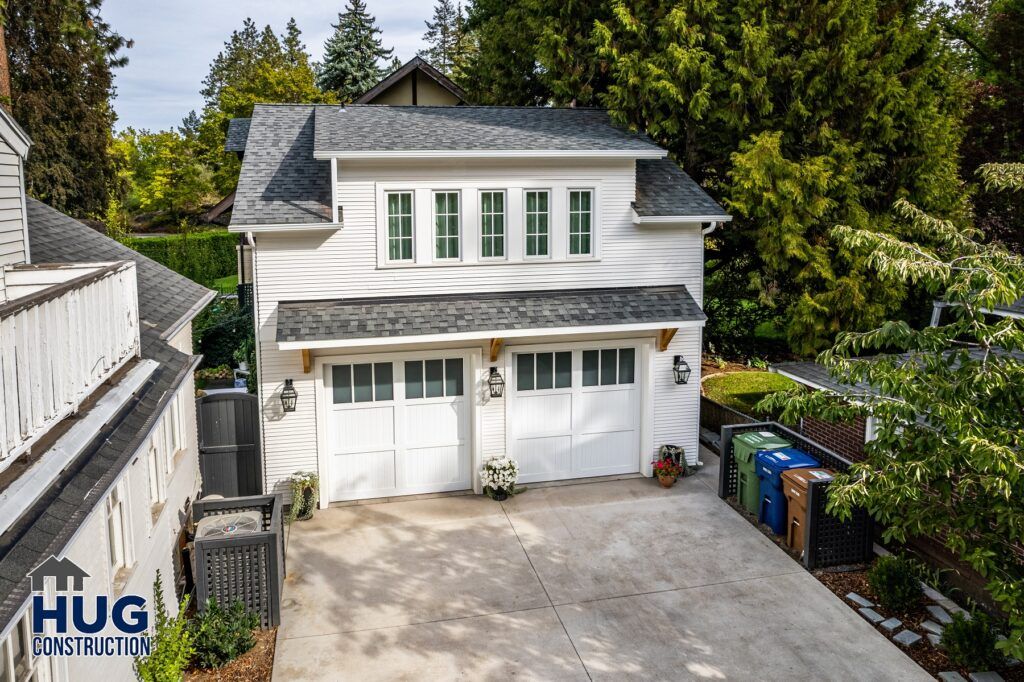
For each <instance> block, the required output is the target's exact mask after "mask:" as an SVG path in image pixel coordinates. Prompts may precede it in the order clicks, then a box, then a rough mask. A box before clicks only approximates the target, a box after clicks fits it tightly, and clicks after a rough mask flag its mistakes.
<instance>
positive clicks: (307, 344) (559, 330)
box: [277, 320, 704, 350]
mask: <svg viewBox="0 0 1024 682" xmlns="http://www.w3.org/2000/svg"><path fill="white" fill-rule="evenodd" d="M703 326H704V320H683V321H672V320H667V321H665V322H642V323H634V324H605V325H598V326H593V327H545V328H542V329H492V330H485V331H474V332H458V333H455V334H420V335H417V336H377V337H371V338H358V339H356V338H349V339H327V340H317V341H278V342H277V348H278V350H314V349H317V348H354V347H358V346H395V345H399V344H414V343H442V342H448V341H481V340H484V339H495V338H500V339H517V338H526V337H532V336H569V335H573V334H578V335H584V334H614V333H616V332H643V331H657V330H659V329H687V328H692V327H703Z"/></svg>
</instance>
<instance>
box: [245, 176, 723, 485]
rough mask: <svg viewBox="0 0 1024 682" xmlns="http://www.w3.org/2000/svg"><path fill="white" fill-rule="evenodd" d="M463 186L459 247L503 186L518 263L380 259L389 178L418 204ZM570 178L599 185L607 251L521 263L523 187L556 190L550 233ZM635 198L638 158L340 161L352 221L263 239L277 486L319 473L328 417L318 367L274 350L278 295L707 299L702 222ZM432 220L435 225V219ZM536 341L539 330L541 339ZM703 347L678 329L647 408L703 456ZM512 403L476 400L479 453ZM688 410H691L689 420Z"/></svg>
mask: <svg viewBox="0 0 1024 682" xmlns="http://www.w3.org/2000/svg"><path fill="white" fill-rule="evenodd" d="M459 185H463V186H465V187H466V188H467V189H466V190H465V191H464V192H463V196H464V197H465V199H464V201H463V204H462V206H463V209H462V238H463V244H464V247H463V253H464V254H469V255H470V257H472V254H474V253H476V244H475V243H474V244H473V245H472V246H469V245H466V243H467V240H469V239H472V240H477V239H479V227H478V224H477V223H478V217H477V208H476V203H475V202H476V192H477V190H478V189H480V188H488V189H495V190H506V192H507V197H508V211H507V219H508V241H509V244H510V248H509V252H510V257H509V259H508V260H507V261H505V262H495V263H491V262H488V263H459V264H454V265H453V264H443V265H440V264H439V265H426V264H425V265H419V264H418V265H415V266H398V267H393V266H384V267H380V266H379V265H378V256H379V251H378V238H379V229H380V226H379V225H378V204H379V199H380V195H381V192H382V191H383V190H385V189H387V188H389V187H401V188H403V189H406V188H409V187H414V188H417V189H419V190H421V192H420V193H418V194H417V202H418V203H419V202H420V197H421V196H422V194H423V192H426V196H427V197H429V196H430V195H429V191H430V190H431V189H446V188H449V187H453V186H459ZM570 187H574V188H583V187H587V188H594V189H595V190H596V192H597V195H596V196H597V199H596V201H597V210H596V221H595V228H596V230H597V231H596V233H595V236H596V240H597V243H598V245H599V246H598V257H597V258H592V259H586V260H577V261H569V260H562V261H559V260H555V259H552V260H550V261H540V262H534V261H529V262H522V261H521V260H520V261H519V262H516V258H515V254H516V253H517V251H516V250H515V248H513V245H516V244H517V243H518V242H519V240H521V239H522V229H523V227H522V226H523V216H522V203H521V200H520V199H519V198H517V197H521V190H522V188H551V189H552V190H553V191H552V214H551V219H552V222H553V225H552V227H553V229H552V233H553V238H554V237H557V235H559V234H564V229H565V227H564V226H565V223H566V222H567V217H566V215H563V214H565V213H566V202H565V199H564V194H563V193H562V192H564V190H566V189H567V188H570ZM634 196H635V167H634V163H633V161H632V160H589V161H586V162H579V161H575V162H566V161H544V160H537V159H534V160H521V161H509V160H502V161H495V160H490V161H483V160H481V161H476V160H473V161H469V160H462V161H458V162H447V161H440V160H433V161H429V162H428V161H417V162H405V161H403V162H401V163H395V162H387V163H385V162H373V163H370V162H353V161H345V162H342V163H341V164H340V165H339V168H338V184H337V197H338V202H339V205H340V207H341V211H340V212H341V214H342V218H343V226H341V227H340V228H339V229H338V230H337V231H336V232H330V231H318V232H306V233H301V232H299V233H289V234H272V233H262V234H258V235H256V245H257V248H256V258H255V263H254V267H255V271H256V292H255V297H256V307H257V324H258V330H259V331H258V337H259V338H258V343H259V353H260V399H261V404H262V406H263V439H264V448H265V451H264V460H265V475H266V484H267V489H268V491H273V490H277V491H283V490H284V487H283V485H282V481H283V479H285V478H286V477H287V476H289V475H290V474H292V473H293V472H295V471H298V470H315V468H316V466H317V434H318V428H319V427H318V425H317V416H316V409H315V400H316V399H317V398H318V396H316V387H315V382H314V376H313V374H312V373H309V374H304V373H303V368H302V361H301V355H300V353H299V352H298V351H279V350H277V348H276V324H277V320H276V309H277V305H278V303H279V302H281V301H288V300H314V299H337V298H352V297H372V296H382V295H392V296H403V295H405V296H407V295H416V294H430V295H435V294H450V293H483V292H502V291H522V290H545V289H572V288H593V287H629V286H657V285H670V284H685V285H686V287H687V289H688V290H689V291H690V293H691V294H692V295H693V297H694V298H695V299H696V300H697V302H698V303H699V304H700V303H702V298H703V236H702V235H701V225H700V224H697V223H692V224H678V225H667V224H661V225H658V226H639V225H636V224H634V223H633V211H632V207H631V203H632V201H633V199H634ZM420 215H421V212H420V210H417V218H418V220H419V222H420V226H418V227H417V237H418V238H421V235H422V234H423V233H421V232H420V231H419V227H422V222H423V221H422V219H420ZM427 216H429V208H428V209H427ZM428 221H429V217H428ZM425 227H426V229H427V230H429V229H430V225H427V226H425ZM560 230H561V232H560ZM426 234H429V232H427V233H426ZM428 248H429V247H428ZM520 252H521V249H520ZM556 253H557V252H556ZM421 262H422V261H421ZM620 336H627V335H620ZM628 336H635V335H628ZM589 338H596V337H589ZM612 338H615V337H614V336H613V337H612ZM520 341H523V342H525V341H526V340H520ZM538 341H541V340H540V339H535V340H534V342H538ZM547 341H548V340H547V339H544V340H543V342H545V343H546V342H547ZM465 346H466V344H462V347H465ZM421 348H422V347H421ZM380 350H384V349H380ZM387 350H391V348H388V349H387ZM699 351H700V332H699V330H697V329H683V330H680V331H679V333H678V334H677V335H676V337H675V339H674V340H673V342H672V346H671V348H669V349H668V350H667V351H665V352H661V353H657V354H656V355H657V357H656V359H655V365H656V368H655V372H654V374H655V376H654V378H653V381H654V391H655V394H656V397H655V400H654V401H653V403H654V406H653V408H652V410H653V414H652V415H651V416H650V419H651V420H652V421H653V425H652V431H653V435H654V441H655V443H654V444H652V445H653V447H657V446H658V445H661V444H663V443H666V442H668V443H673V444H679V445H683V446H684V447H686V449H687V453H688V455H690V456H691V459H694V460H695V459H696V443H697V419H696V412H697V409H698V400H699V398H698V386H699V364H700V362H699V358H700V352H699ZM346 352H352V353H356V352H359V349H355V348H353V349H346ZM481 353H482V360H481V365H480V379H481V382H483V381H486V376H485V375H486V372H487V368H488V367H490V365H491V363H489V362H488V360H489V358H488V357H487V356H486V352H485V349H484V348H483V346H481ZM676 353H681V354H683V355H685V356H686V358H687V359H688V360H689V362H690V365H691V367H693V369H694V375H693V378H691V380H690V385H689V386H686V387H681V386H680V387H676V386H675V385H674V384H671V388H670V387H669V386H670V383H671V381H672V379H671V377H672V372H671V362H672V355H673V354H676ZM330 354H334V355H337V354H338V351H334V352H333V353H332V352H326V351H325V352H322V353H314V356H316V355H330ZM285 379H292V380H293V381H294V383H295V388H296V390H297V391H298V394H299V400H298V406H297V409H296V411H295V412H294V413H290V414H288V415H284V414H283V412H282V411H281V406H280V400H279V394H280V390H281V388H282V387H283V385H284V381H285ZM480 386H481V387H482V386H483V384H482V383H481V385H480ZM503 408H504V401H503V400H491V399H489V398H488V399H487V401H486V402H485V403H484V405H483V408H482V409H481V412H480V419H481V426H480V428H481V431H482V433H481V434H479V435H480V443H481V449H482V450H483V454H484V455H491V454H500V453H501V452H503V451H504V448H505V434H504V409H503ZM687 411H689V413H690V414H692V415H694V417H693V418H691V419H687V418H686V417H685V415H686V414H687ZM652 454H653V452H652Z"/></svg>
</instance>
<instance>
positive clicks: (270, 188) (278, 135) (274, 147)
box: [231, 104, 331, 225]
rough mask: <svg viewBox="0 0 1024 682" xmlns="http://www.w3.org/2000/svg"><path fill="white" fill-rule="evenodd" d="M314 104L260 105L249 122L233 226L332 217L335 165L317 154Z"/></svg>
mask: <svg viewBox="0 0 1024 682" xmlns="http://www.w3.org/2000/svg"><path fill="white" fill-rule="evenodd" d="M315 110H316V107H315V106H313V105H307V104H304V105H271V104H257V105H256V107H255V109H254V110H253V113H252V123H251V124H250V125H249V136H248V139H247V141H246V146H245V158H244V159H243V160H242V171H241V173H240V174H239V176H238V188H237V189H236V190H235V205H234V207H233V208H232V212H231V224H232V225H265V224H275V225H289V224H290V225H295V224H304V223H322V222H330V220H331V165H330V162H329V161H317V160H315V159H314V158H313V125H314V118H315V115H314V112H315Z"/></svg>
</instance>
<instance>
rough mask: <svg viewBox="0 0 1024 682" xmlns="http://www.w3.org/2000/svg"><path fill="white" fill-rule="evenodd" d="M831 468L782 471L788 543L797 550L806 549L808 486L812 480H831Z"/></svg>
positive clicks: (832, 473)
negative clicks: (805, 527) (805, 529)
mask: <svg viewBox="0 0 1024 682" xmlns="http://www.w3.org/2000/svg"><path fill="white" fill-rule="evenodd" d="M833 475H834V472H832V471H830V470H829V469H822V468H810V469H787V470H786V471H783V472H782V490H783V492H784V493H785V495H786V508H787V512H786V519H787V520H786V544H787V545H789V546H790V547H792V548H793V549H795V550H798V551H801V552H802V551H803V549H804V526H805V525H806V518H807V488H808V486H809V485H810V483H809V482H810V481H812V480H817V481H831V480H832V476H833Z"/></svg>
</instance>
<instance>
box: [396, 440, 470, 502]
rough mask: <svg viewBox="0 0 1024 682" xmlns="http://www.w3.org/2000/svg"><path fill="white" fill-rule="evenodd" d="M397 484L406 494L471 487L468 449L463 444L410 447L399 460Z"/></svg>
mask: <svg viewBox="0 0 1024 682" xmlns="http://www.w3.org/2000/svg"><path fill="white" fill-rule="evenodd" d="M398 471H399V472H400V474H399V478H398V487H399V488H401V489H402V490H403V491H404V492H405V493H406V494H415V493H417V492H427V491H431V492H435V491H443V490H463V489H465V488H468V487H469V452H468V450H467V449H466V448H465V447H463V446H460V445H448V446H441V447H433V448H409V449H407V450H406V451H405V452H404V453H403V454H402V455H400V458H399V462H398Z"/></svg>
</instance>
